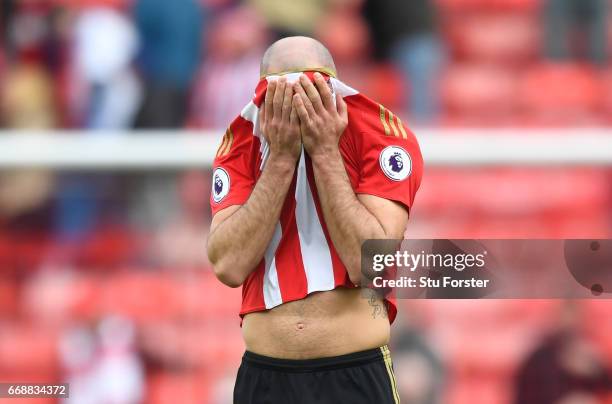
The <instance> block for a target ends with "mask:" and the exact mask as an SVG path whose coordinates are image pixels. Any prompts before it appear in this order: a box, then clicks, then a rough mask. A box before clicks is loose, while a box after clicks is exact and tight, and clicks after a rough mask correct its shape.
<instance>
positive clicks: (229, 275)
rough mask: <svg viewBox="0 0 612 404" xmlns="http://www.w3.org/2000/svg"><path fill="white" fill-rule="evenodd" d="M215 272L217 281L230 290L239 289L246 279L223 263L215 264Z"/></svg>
mask: <svg viewBox="0 0 612 404" xmlns="http://www.w3.org/2000/svg"><path fill="white" fill-rule="evenodd" d="M213 271H214V273H215V276H216V277H217V279H218V280H219V281H220V282H221V283H222V284H224V285H226V286H229V287H230V288H237V287H239V286H242V284H243V283H244V281H245V278H244V277H242V276H240V274H239V273H237V271H235V270H230V268H228V266H227V265H223V264H221V263H217V264H216V265H215V264H213Z"/></svg>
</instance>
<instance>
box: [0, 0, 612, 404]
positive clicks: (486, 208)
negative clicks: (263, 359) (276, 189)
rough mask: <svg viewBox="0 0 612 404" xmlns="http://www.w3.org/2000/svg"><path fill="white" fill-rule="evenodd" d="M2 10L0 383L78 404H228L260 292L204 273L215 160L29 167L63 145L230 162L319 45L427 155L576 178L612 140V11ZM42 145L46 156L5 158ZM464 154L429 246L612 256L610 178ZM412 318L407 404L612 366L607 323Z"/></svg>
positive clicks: (508, 395) (503, 309)
mask: <svg viewBox="0 0 612 404" xmlns="http://www.w3.org/2000/svg"><path fill="white" fill-rule="evenodd" d="M0 4H1V5H2V9H1V14H0V39H1V41H2V47H1V48H0V125H1V126H0V127H1V128H2V130H1V131H0V144H2V145H3V146H4V147H5V149H4V150H0V155H2V156H3V158H4V159H5V160H2V161H0V165H1V166H2V170H1V171H0V381H5V382H12V381H15V382H18V381H19V382H24V381H30V382H35V381H57V380H63V381H69V382H70V383H71V395H72V398H71V399H70V402H75V403H109V402H112V403H132V402H146V403H169V402H172V403H227V402H230V398H229V397H230V394H231V389H232V387H233V378H234V376H235V372H236V368H237V366H238V363H239V360H240V356H241V354H242V352H243V344H242V341H241V336H240V329H239V320H238V317H237V315H236V313H237V311H238V307H239V304H240V290H239V289H237V290H233V289H229V288H226V287H224V286H222V285H221V284H220V283H218V282H217V281H216V280H215V279H214V276H213V275H212V273H211V269H210V267H209V265H208V263H207V260H206V251H205V245H206V237H207V232H208V226H209V222H210V210H209V206H208V197H209V192H210V191H209V189H210V179H209V174H210V173H209V171H208V170H207V168H206V166H207V164H210V162H209V159H208V160H207V159H205V158H204V157H203V159H202V164H199V165H195V166H191V163H185V164H184V165H181V164H180V163H178V164H174V166H172V167H165V168H164V167H163V166H162V165H160V166H156V165H155V164H149V165H147V164H142V165H141V166H137V167H131V168H129V169H115V170H113V169H108V167H106V169H104V170H101V169H99V167H98V168H96V166H95V164H93V165H91V164H88V161H87V158H85V157H83V158H81V159H79V155H78V154H79V153H76V154H77V155H76V156H73V155H71V156H59V157H60V160H62V158H66V159H67V158H72V159H73V160H74V161H76V163H74V164H72V166H71V167H70V169H66V167H65V166H63V165H62V164H55V165H54V164H51V163H49V164H47V163H44V162H42V160H41V162H39V163H37V161H38V160H36V158H32V157H31V156H30V157H29V158H30V159H29V160H28V159H26V158H25V157H24V156H27V155H31V152H32V150H34V151H37V152H38V151H40V152H41V153H42V154H43V155H44V152H45V147H47V145H51V146H53V144H54V143H53V140H54V139H60V138H71V139H74V138H77V137H78V138H82V139H84V140H85V143H83V145H84V146H82V148H81V149H79V150H81V151H86V149H87V148H88V147H95V145H96V144H97V143H95V142H96V140H98V139H100V137H104V136H105V137H113V139H116V138H126V137H127V138H129V137H135V138H136V137H139V136H142V137H143V139H148V137H147V136H148V135H147V134H149V135H150V132H144V131H148V130H155V131H158V132H155V133H156V134H158V136H160V137H162V138H164V139H165V140H166V142H167V143H166V144H171V143H172V137H176V138H177V139H179V138H180V139H183V138H184V137H185V136H190V137H202V138H205V139H207V140H206V141H205V142H203V143H202V144H205V145H207V148H206V150H201V153H202V156H205V155H208V156H210V155H211V153H212V154H214V147H215V146H214V145H216V144H217V143H218V142H219V139H220V137H221V134H222V133H223V131H224V128H225V127H226V126H227V124H228V122H229V121H230V120H231V119H232V118H233V117H234V116H235V115H236V114H237V113H238V111H240V109H241V107H242V106H243V105H244V104H245V103H246V102H247V101H248V100H249V98H250V97H251V94H252V90H253V87H254V85H255V84H256V82H257V80H258V63H259V59H260V56H261V54H262V52H263V50H264V49H265V48H266V46H267V45H268V44H269V43H271V41H273V40H274V39H275V38H277V37H280V36H283V35H290V34H306V35H313V36H315V37H317V38H319V39H320V40H322V41H323V42H324V43H325V44H326V45H327V46H328V47H329V48H330V50H331V52H332V54H333V55H334V57H335V59H336V62H337V65H338V70H339V73H340V76H341V78H342V79H343V80H344V81H346V82H347V83H349V84H350V85H352V86H354V87H356V88H358V89H359V90H361V91H363V92H364V93H366V94H368V95H369V96H370V97H372V98H374V99H376V100H379V101H380V102H381V103H383V104H384V105H385V106H386V107H388V108H389V109H391V110H393V111H395V112H396V113H397V114H399V115H400V116H402V118H403V120H404V121H405V122H408V124H409V125H410V126H411V127H412V128H414V130H415V132H416V134H417V136H418V137H419V138H420V139H421V140H422V141H423V142H424V143H426V142H427V141H428V139H426V138H427V137H428V136H432V137H433V136H434V135H433V133H434V132H435V133H436V135H435V136H436V138H437V139H438V141H439V142H441V143H444V139H449V141H451V140H453V139H454V141H455V142H458V143H462V139H464V137H463V136H465V135H466V134H468V135H469V134H479V135H480V136H485V139H486V137H490V138H491V144H490V145H489V148H483V149H482V150H481V149H477V150H472V152H473V154H476V155H477V154H479V153H480V154H481V155H484V157H486V155H487V153H492V152H493V151H495V150H493V149H494V146H493V148H491V145H494V144H495V137H496V136H501V135H505V136H507V135H510V136H512V137H513V139H515V141H516V142H520V141H522V140H521V139H522V138H524V137H527V136H540V135H541V134H542V133H545V134H547V136H550V137H549V138H548V139H550V140H549V142H550V146H549V147H550V155H556V154H558V153H559V152H560V150H559V147H560V146H559V145H560V144H562V143H563V142H562V141H563V139H564V137H566V136H573V137H574V138H576V137H577V138H578V140H579V139H580V137H581V136H584V137H585V138H586V137H588V136H591V135H593V133H595V132H596V133H597V134H599V135H600V136H610V135H611V133H610V129H609V128H610V125H612V95H611V94H612V69H611V68H610V65H609V63H608V58H607V55H608V54H609V51H610V47H611V45H610V44H612V41H609V40H607V39H610V38H612V29H611V26H612V25H611V24H609V21H610V17H609V14H608V11H607V8H608V6H609V4H608V3H607V2H606V1H605V0H577V1H571V0H436V1H427V0H418V1H417V0H410V1H392V0H376V1H369V0H312V1H291V2H289V1H282V0H249V1H243V2H240V1H232V0H200V1H196V0H172V1H168V0H132V1H129V0H81V1H77V0H2V1H1V2H0ZM610 4H612V3H610ZM577 5H578V6H577ZM32 133H34V134H35V135H37V136H39V137H38V138H37V139H38V140H40V139H42V138H45V139H47V138H48V139H49V141H45V142H41V143H36V142H34V143H32V142H30V143H27V142H26V143H19V144H20V147H26V146H27V145H29V146H27V147H28V149H27V150H26V149H22V148H17V147H13V148H10V149H7V148H6V147H7V145H8V144H11V143H3V138H4V139H5V140H6V139H12V140H14V139H15V138H20V137H21V136H26V134H28V135H31V134H32ZM143 133H146V134H143ZM523 140H524V139H523ZM485 143H486V140H485ZM481 144H482V143H481ZM608 144H609V142H608ZM24 145H26V146H24ZM43 145H45V146H43ZM51 146H50V147H51ZM38 148H40V149H42V150H38ZM497 151H498V152H499V150H497ZM561 151H562V150H561ZM593 151H594V152H595V150H593ZM197 152H199V151H196V153H197ZM565 152H567V150H565ZM450 154H451V156H450V157H448V158H447V159H446V163H445V162H444V161H438V162H437V163H434V164H431V165H427V162H428V161H427V155H426V156H425V157H426V173H425V177H424V179H423V186H422V189H421V191H420V193H419V194H418V196H417V201H416V207H415V209H414V211H413V212H412V213H411V222H410V226H409V229H408V231H407V233H406V234H407V236H408V237H456V238H477V237H481V238H494V237H507V238H528V237H532V238H564V237H565V238H571V237H574V238H576V237H592V238H606V237H610V235H611V233H612V181H611V180H612V172H611V170H610V168H609V165H610V164H611V162H610V159H608V161H607V163H606V162H604V164H601V162H599V163H597V164H588V162H587V163H586V164H584V162H583V163H582V164H563V162H558V163H557V164H554V165H550V164H549V165H542V164H530V165H525V166H521V165H516V164H511V165H504V164H490V163H489V164H488V165H486V166H479V165H478V163H477V162H474V163H473V164H470V163H469V162H468V163H465V162H464V163H462V164H452V160H453V156H452V153H450ZM566 154H567V153H566ZM570 154H571V150H570ZM550 155H549V154H548V153H547V154H546V155H542V159H543V160H544V159H545V158H547V157H550ZM106 157H107V158H108V159H109V161H111V163H110V164H111V166H112V161H113V156H112V155H111V156H106ZM134 157H137V156H136V155H135V156H134ZM173 157H174V158H175V159H177V160H179V161H180V159H181V156H178V157H177V156H173ZM455 157H456V156H455ZM459 157H460V156H459ZM507 157H508V158H509V159H512V157H513V156H511V155H510V156H507ZM7 159H8V160H10V161H13V163H10V162H9V163H7V161H8V160H7ZM443 160H444V159H443ZM71 161H72V160H71ZM15 162H16V163H15ZM532 163H533V162H532ZM536 163H537V161H536ZM399 313H400V317H399V319H398V322H397V323H396V325H395V326H394V328H393V343H392V346H393V348H394V349H393V351H394V359H395V365H396V373H397V375H398V379H399V384H400V390H401V391H402V394H403V397H404V399H405V400H406V401H407V402H415V403H417V402H418V403H434V402H442V403H451V404H462V403H465V404H467V403H471V404H479V403H482V404H491V403H494V404H498V403H499V404H503V403H511V402H513V401H514V400H516V397H517V396H518V395H517V394H518V392H517V391H518V390H519V388H518V387H517V385H518V384H517V379H518V378H519V374H527V375H529V377H528V379H529V380H531V381H532V383H531V384H530V383H526V384H525V385H524V386H523V387H522V389H534V388H535V389H540V390H547V391H550V390H552V391H555V390H558V389H559V385H563V383H565V382H564V380H567V379H563V377H561V376H559V375H560V374H562V373H563V372H564V371H566V372H569V373H570V374H572V371H571V369H584V368H585V367H586V369H591V370H592V369H597V368H598V367H599V366H600V365H602V366H606V367H608V368H610V367H612V321H610V318H611V316H612V305H611V304H610V303H608V302H606V301H576V302H564V301H560V300H533V301H517V300H503V301H501V300H497V301H496V300H487V301H441V300H440V301H434V300H429V301H427V300H420V301H402V302H400V312H399ZM561 329H565V330H567V329H572V330H574V331H575V333H576V337H575V338H573V339H571V341H569V342H568V343H567V344H566V345H563V346H564V347H565V348H563V349H562V351H563V355H564V357H566V359H565V360H564V361H562V362H563V363H557V362H558V361H556V359H555V357H554V355H553V356H550V357H546V358H544V359H542V358H540V362H538V363H537V364H534V363H532V362H528V358H529V357H530V353H531V352H533V350H534V349H536V348H537V347H549V348H550V345H549V344H550V340H547V339H546V336H547V335H554V334H558V333H559V332H560V331H559V330H561ZM551 349H552V348H551ZM537 366H540V368H538V367H537ZM566 368H567V369H566ZM521 369H522V371H521ZM534 369H536V371H535V372H536V373H535V374H536V375H537V376H540V377H541V379H540V378H539V377H532V373H529V372H530V371H531V372H534ZM537 369H545V370H544V371H539V372H538V371H537ZM553 369H554V371H553ZM568 369H570V370H568ZM577 372H579V371H577ZM587 373H588V371H587ZM560 395H563V394H562V393H560ZM415 397H421V398H422V401H417V399H416V398H415ZM409 399H412V400H413V401H408V400H409ZM606 399H607V401H606ZM565 400H566V401H563V403H583V404H587V403H592V402H604V403H605V402H608V403H609V402H612V398H611V397H610V394H608V396H607V397H605V395H593V394H591V393H585V394H583V395H580V396H573V397H565ZM593 400H599V401H593ZM0 401H2V400H1V399H0ZM10 402H19V400H11V401H10ZM36 402H38V403H43V402H54V401H53V400H47V401H45V400H37V401H36ZM539 402H540V403H544V401H539ZM557 402H559V403H561V401H557ZM523 403H524V404H529V403H527V402H526V401H524V402H523Z"/></svg>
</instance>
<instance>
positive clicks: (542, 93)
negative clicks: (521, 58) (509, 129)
mask: <svg viewBox="0 0 612 404" xmlns="http://www.w3.org/2000/svg"><path fill="white" fill-rule="evenodd" d="M519 99H520V105H521V109H522V113H523V114H525V115H526V116H527V117H528V120H529V121H531V122H532V123H535V124H553V125H564V124H569V125H580V124H592V123H596V116H597V114H598V113H599V112H600V110H601V107H602V104H603V89H602V85H601V81H600V80H599V77H598V75H597V73H596V72H595V71H594V69H592V68H590V67H589V66H583V65H578V64H554V63H546V64H541V65H539V66H535V67H534V68H531V69H529V70H528V71H527V72H526V73H525V75H524V77H523V78H522V80H521V86H520V92H519Z"/></svg>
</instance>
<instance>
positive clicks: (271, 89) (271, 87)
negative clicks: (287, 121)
mask: <svg viewBox="0 0 612 404" xmlns="http://www.w3.org/2000/svg"><path fill="white" fill-rule="evenodd" d="M275 92H276V80H272V81H270V82H269V83H268V89H267V90H266V100H265V101H264V105H265V106H266V110H267V111H268V112H267V118H268V120H272V118H273V117H274V107H273V106H272V101H273V100H274V93H275Z"/></svg>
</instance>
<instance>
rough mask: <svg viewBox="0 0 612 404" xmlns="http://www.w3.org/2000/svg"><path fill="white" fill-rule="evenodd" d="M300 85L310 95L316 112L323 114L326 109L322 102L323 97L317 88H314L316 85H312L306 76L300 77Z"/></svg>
mask: <svg viewBox="0 0 612 404" xmlns="http://www.w3.org/2000/svg"><path fill="white" fill-rule="evenodd" d="M300 84H302V87H303V88H304V91H305V92H306V94H307V95H308V99H309V100H310V102H311V103H312V106H313V107H314V110H315V111H316V112H317V113H321V112H323V109H324V108H323V101H321V96H320V95H319V92H318V91H317V88H316V87H315V86H314V84H312V82H311V81H310V80H309V79H308V77H306V75H305V74H302V75H301V76H300Z"/></svg>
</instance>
